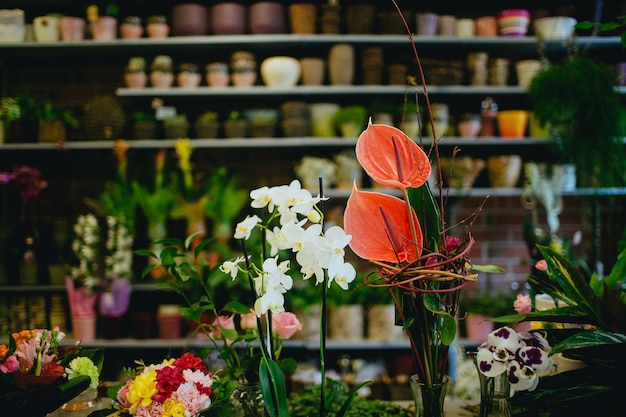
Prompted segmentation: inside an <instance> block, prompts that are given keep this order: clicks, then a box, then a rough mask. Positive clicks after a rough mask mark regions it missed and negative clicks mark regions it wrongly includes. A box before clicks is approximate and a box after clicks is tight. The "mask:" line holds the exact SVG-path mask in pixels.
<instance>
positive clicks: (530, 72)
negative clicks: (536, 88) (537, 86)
mask: <svg viewBox="0 0 626 417" xmlns="http://www.w3.org/2000/svg"><path fill="white" fill-rule="evenodd" d="M539 71H541V61H539V60H537V59H523V60H521V61H517V62H516V63H515V73H516V75H517V85H519V86H520V87H525V88H527V87H529V86H530V83H531V81H532V80H533V78H535V75H537V73H538V72H539Z"/></svg>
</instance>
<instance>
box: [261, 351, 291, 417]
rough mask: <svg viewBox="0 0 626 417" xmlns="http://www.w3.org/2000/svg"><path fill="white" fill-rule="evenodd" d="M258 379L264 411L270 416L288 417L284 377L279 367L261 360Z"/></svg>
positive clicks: (271, 361)
mask: <svg viewBox="0 0 626 417" xmlns="http://www.w3.org/2000/svg"><path fill="white" fill-rule="evenodd" d="M259 379H260V381H261V392H262V393H263V400H264V401H265V408H266V410H267V411H268V412H269V413H270V415H271V416H278V417H289V407H288V406H287V389H286V388H285V377H284V375H283V373H282V371H281V369H280V366H279V365H278V364H277V363H276V362H274V361H273V360H270V359H267V358H265V357H263V358H261V363H260V364H259Z"/></svg>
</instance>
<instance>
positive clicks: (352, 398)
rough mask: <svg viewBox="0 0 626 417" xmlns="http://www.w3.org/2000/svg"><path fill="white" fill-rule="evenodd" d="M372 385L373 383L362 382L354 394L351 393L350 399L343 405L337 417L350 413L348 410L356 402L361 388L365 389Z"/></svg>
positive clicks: (353, 391)
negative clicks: (355, 398)
mask: <svg viewBox="0 0 626 417" xmlns="http://www.w3.org/2000/svg"><path fill="white" fill-rule="evenodd" d="M370 383H371V381H364V382H361V383H360V384H359V385H357V386H356V387H355V388H354V389H353V390H352V392H351V393H350V395H349V396H348V398H347V399H346V401H345V402H344V403H343V405H342V406H341V409H340V410H339V411H338V412H337V417H343V416H344V415H345V414H346V412H347V411H348V409H349V408H350V405H352V401H354V397H355V396H356V394H357V393H358V392H359V390H360V389H361V388H363V387H364V386H366V385H369V384H370Z"/></svg>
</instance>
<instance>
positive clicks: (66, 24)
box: [59, 16, 86, 41]
mask: <svg viewBox="0 0 626 417" xmlns="http://www.w3.org/2000/svg"><path fill="white" fill-rule="evenodd" d="M85 25H86V23H85V19H83V18H82V17H72V16H62V17H61V18H60V19H59V27H60V29H61V40H63V41H82V40H83V39H85Z"/></svg>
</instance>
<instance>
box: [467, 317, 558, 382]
mask: <svg viewBox="0 0 626 417" xmlns="http://www.w3.org/2000/svg"><path fill="white" fill-rule="evenodd" d="M550 350H551V347H550V345H549V344H548V341H547V340H546V339H545V338H544V337H543V336H541V335H540V334H539V332H532V333H517V332H516V331H515V330H513V329H512V328H510V327H507V326H504V327H500V328H498V329H496V330H494V331H493V332H491V333H490V334H489V336H488V337H487V341H486V342H484V343H482V344H481V345H480V346H479V347H478V352H477V354H476V363H477V367H478V370H479V371H480V372H481V373H482V374H483V375H485V376H487V377H495V376H498V375H500V374H502V373H504V372H506V374H507V378H508V380H509V383H510V384H511V388H513V389H514V390H515V391H524V390H529V391H533V390H534V389H535V388H537V385H538V384H539V374H540V373H541V372H545V371H547V370H549V369H550V368H551V367H552V359H550V358H549V357H548V356H549V354H550Z"/></svg>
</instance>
